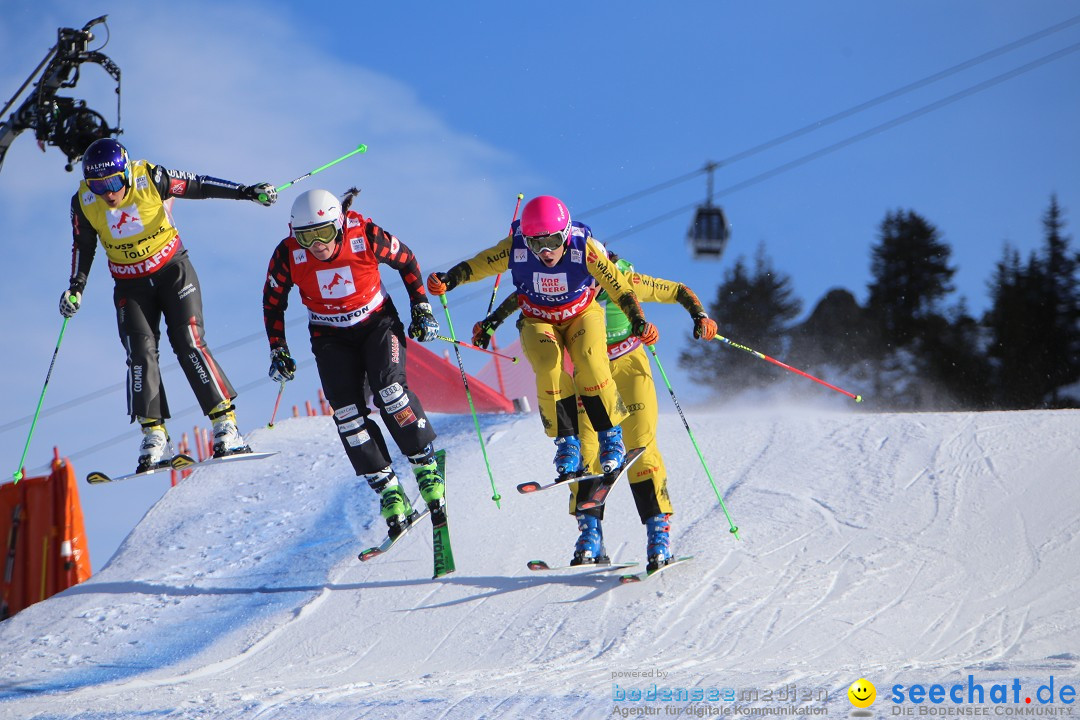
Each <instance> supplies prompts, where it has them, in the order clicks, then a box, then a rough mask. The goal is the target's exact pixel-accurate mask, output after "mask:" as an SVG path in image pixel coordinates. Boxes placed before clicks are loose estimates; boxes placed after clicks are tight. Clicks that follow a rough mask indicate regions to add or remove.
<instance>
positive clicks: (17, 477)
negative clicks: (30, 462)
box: [14, 295, 75, 485]
mask: <svg viewBox="0 0 1080 720" xmlns="http://www.w3.org/2000/svg"><path fill="white" fill-rule="evenodd" d="M71 301H72V302H75V296H74V295H73V296H72V297H71ZM70 319H71V318H64V322H63V323H61V325H60V337H58V338H56V349H55V350H53V354H52V362H50V363H49V372H47V373H46V374H45V384H44V385H43V386H42V387H41V397H39V398H38V402H37V409H36V410H34V419H33V420H31V421H30V434H29V435H27V437H26V445H24V446H23V452H22V457H21V458H19V467H17V468H16V469H15V475H14V477H15V484H16V485H18V484H19V481H20V480H22V479H23V471H22V469H23V463H24V462H26V453H27V452H29V451H30V440H31V438H33V437H34V428H35V427H37V421H38V415H39V414H41V404H42V403H43V402H45V391H46V390H47V389H48V387H49V378H51V377H52V371H53V367H55V366H56V356H57V354H58V353H59V352H60V342H61V341H62V340H63V339H64V330H66V329H67V324H68V320H70Z"/></svg>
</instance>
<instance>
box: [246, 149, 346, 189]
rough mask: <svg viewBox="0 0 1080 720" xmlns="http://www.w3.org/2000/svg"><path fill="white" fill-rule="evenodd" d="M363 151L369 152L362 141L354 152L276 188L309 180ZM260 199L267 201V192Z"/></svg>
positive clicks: (287, 186)
mask: <svg viewBox="0 0 1080 720" xmlns="http://www.w3.org/2000/svg"><path fill="white" fill-rule="evenodd" d="M363 152H367V145H364V144H363V143H360V145H358V146H357V148H356V149H355V150H353V151H352V152H348V153H345V154H344V155H342V156H341V157H339V158H338V159H337V160H331V161H330V162H328V163H326V164H325V165H323V166H322V167H317V168H315V169H314V170H312V171H311V172H308V173H304V174H303V175H301V176H300V177H298V178H296V179H295V180H290V181H289V182H287V183H285V184H284V185H278V186H277V187H275V188H274V190H276V191H278V192H281V191H282V190H284V189H285V188H289V187H292V186H293V185H295V184H296V183H298V182H300V181H301V180H307V179H308V178H309V177H311V176H312V175H314V174H315V173H318V172H322V171H323V170H325V169H326V168H328V167H330V166H331V165H337V164H338V163H339V162H341V161H342V160H345V159H346V158H350V157H352V156H353V155H355V154H356V153H363ZM259 201H260V202H266V193H259Z"/></svg>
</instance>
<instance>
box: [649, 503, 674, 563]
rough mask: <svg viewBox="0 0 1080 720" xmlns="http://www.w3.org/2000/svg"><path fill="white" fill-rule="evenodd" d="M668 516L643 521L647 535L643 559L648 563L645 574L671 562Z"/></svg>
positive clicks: (653, 517)
mask: <svg viewBox="0 0 1080 720" xmlns="http://www.w3.org/2000/svg"><path fill="white" fill-rule="evenodd" d="M670 517H671V516H670V515H653V516H652V517H651V518H649V519H648V520H646V521H645V530H646V532H647V533H648V534H649V538H648V540H647V543H648V546H647V547H646V549H645V557H647V558H648V560H649V563H648V565H646V566H645V570H646V571H647V572H651V573H652V572H656V571H657V570H659V569H660V568H662V567H664V566H665V565H667V564H668V562H669V561H670V560H671V540H670V538H669V537H668V533H670V532H671V523H670V522H668V520H669V518H670Z"/></svg>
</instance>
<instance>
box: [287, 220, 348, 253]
mask: <svg viewBox="0 0 1080 720" xmlns="http://www.w3.org/2000/svg"><path fill="white" fill-rule="evenodd" d="M340 232H341V228H340V227H338V224H337V223H335V222H327V223H323V224H322V225H309V226H308V227H303V228H296V229H295V230H293V237H295V238H296V243H297V245H299V246H300V247H302V248H309V247H311V246H312V245H314V244H315V243H317V242H318V243H322V244H323V245H331V244H333V242H334V241H335V240H337V238H338V233H340Z"/></svg>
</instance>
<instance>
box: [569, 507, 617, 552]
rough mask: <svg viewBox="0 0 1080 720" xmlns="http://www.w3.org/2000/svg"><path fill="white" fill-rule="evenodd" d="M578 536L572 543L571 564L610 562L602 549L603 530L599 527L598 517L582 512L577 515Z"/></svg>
mask: <svg viewBox="0 0 1080 720" xmlns="http://www.w3.org/2000/svg"><path fill="white" fill-rule="evenodd" d="M577 521H578V530H580V531H581V535H580V536H578V540H577V543H576V544H575V545H574V559H573V560H571V561H570V564H571V565H590V564H592V565H606V564H608V563H609V562H611V560H610V558H608V556H607V552H606V551H605V550H604V530H603V528H601V527H600V518H598V517H596V516H595V515H586V514H584V513H582V514H580V515H578V516H577Z"/></svg>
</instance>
